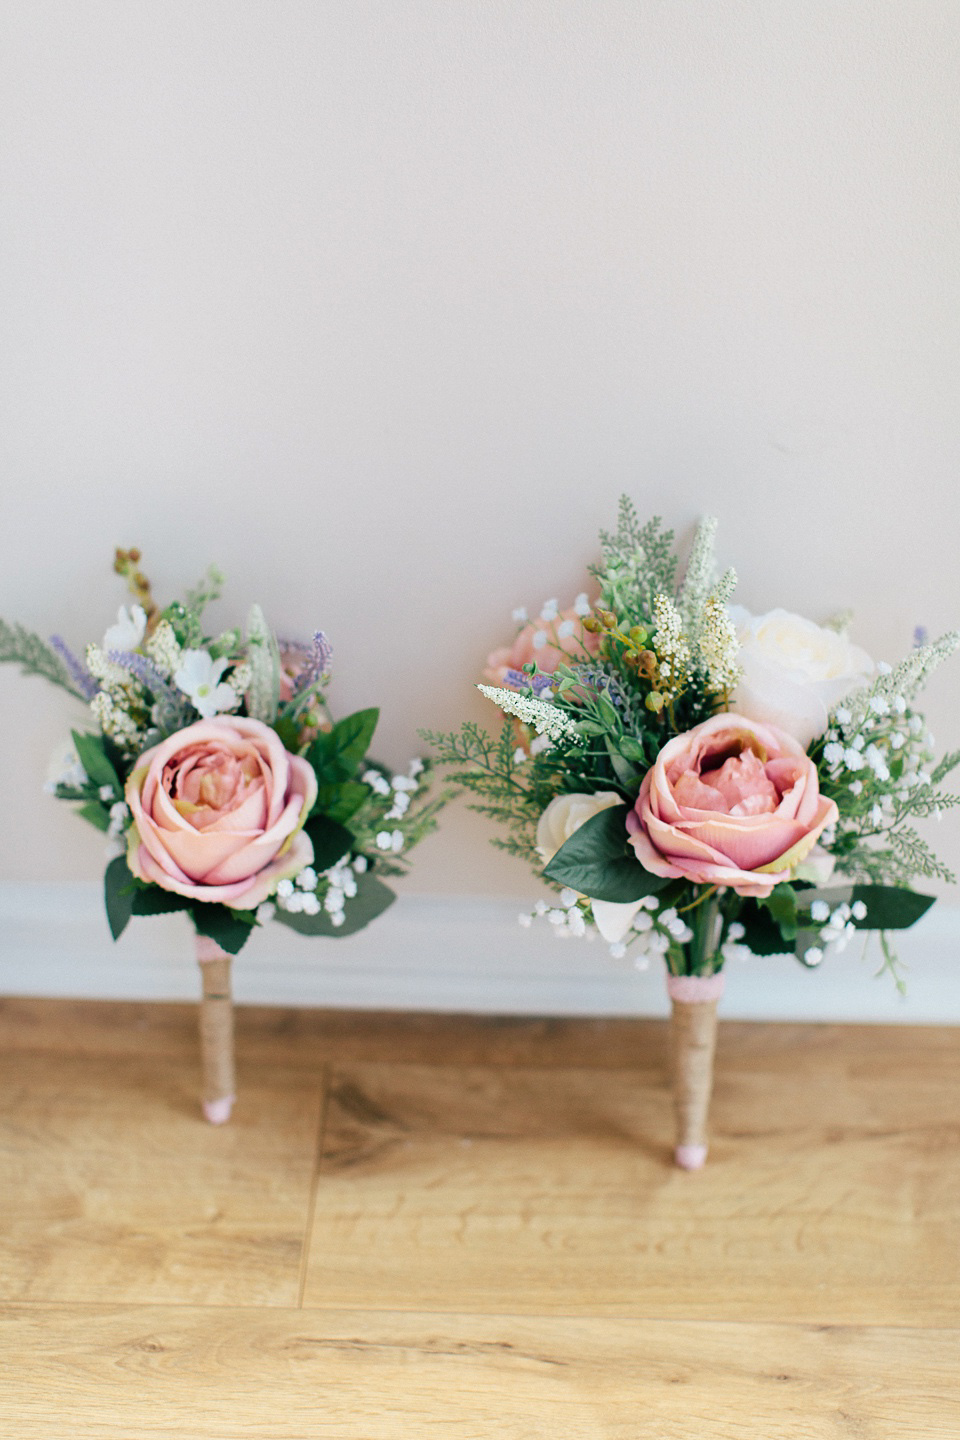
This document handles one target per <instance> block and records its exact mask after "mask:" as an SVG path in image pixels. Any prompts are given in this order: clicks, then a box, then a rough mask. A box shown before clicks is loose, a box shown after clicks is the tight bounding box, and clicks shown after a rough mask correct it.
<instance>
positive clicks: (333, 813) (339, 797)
mask: <svg viewBox="0 0 960 1440" xmlns="http://www.w3.org/2000/svg"><path fill="white" fill-rule="evenodd" d="M369 798H370V787H369V785H364V783H363V781H362V780H344V781H342V782H341V784H339V785H321V786H320V789H319V791H318V793H317V803H316V805H314V807H313V808H314V813H315V814H319V815H326V816H327V818H328V819H330V820H339V821H340V823H341V824H343V823H344V822H345V821H347V820H350V819H352V817H353V816H354V815H356V813H357V811H358V810H359V809H360V806H361V805H365V804H366V802H367V800H368V799H369Z"/></svg>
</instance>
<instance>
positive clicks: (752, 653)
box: [730, 606, 874, 748]
mask: <svg viewBox="0 0 960 1440" xmlns="http://www.w3.org/2000/svg"><path fill="white" fill-rule="evenodd" d="M731 615H732V617H733V621H734V623H735V625H736V626H737V638H738V639H739V641H740V652H739V654H738V655H737V660H738V661H739V663H740V665H741V667H742V669H743V676H742V678H741V680H740V683H739V684H738V686H737V688H736V689H735V690H734V692H733V694H732V696H731V698H730V709H731V710H734V711H736V713H737V714H738V715H743V716H745V717H746V718H747V719H748V720H756V721H759V722H760V723H761V724H764V725H775V726H777V728H778V729H780V730H785V731H786V732H787V734H788V735H792V736H793V737H794V739H795V740H799V742H800V744H801V745H802V746H803V747H804V748H806V747H807V746H808V745H809V744H810V742H811V741H812V740H815V739H816V738H817V736H818V735H822V734H823V732H824V730H826V728H827V717H828V715H829V712H830V711H831V710H832V709H833V707H834V706H835V705H838V704H839V703H840V701H841V700H842V699H843V697H844V696H845V695H847V694H849V692H850V691H851V690H854V689H856V688H857V687H858V686H859V685H862V684H864V682H865V681H866V680H868V679H869V678H870V676H871V675H872V674H873V671H874V663H873V661H872V660H871V658H870V656H869V655H868V654H867V652H866V651H865V650H861V649H860V647H859V645H852V644H851V643H850V641H849V640H847V639H846V637H845V636H843V635H840V634H838V633H837V631H835V630H830V629H828V628H827V627H825V626H823V625H815V624H814V623H813V621H812V620H805V619H804V618H803V616H802V615H792V614H791V613H790V611H789V610H769V611H768V612H767V614H766V615H751V614H750V613H749V612H748V611H746V610H743V609H741V608H740V607H739V606H736V607H734V608H733V609H732V610H731Z"/></svg>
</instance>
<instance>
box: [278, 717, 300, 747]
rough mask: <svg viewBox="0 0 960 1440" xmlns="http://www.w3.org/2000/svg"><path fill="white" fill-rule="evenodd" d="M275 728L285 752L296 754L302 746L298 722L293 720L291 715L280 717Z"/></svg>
mask: <svg viewBox="0 0 960 1440" xmlns="http://www.w3.org/2000/svg"><path fill="white" fill-rule="evenodd" d="M273 728H274V730H276V732H277V739H278V740H279V741H280V744H281V745H282V746H283V748H284V750H289V751H291V753H292V754H296V752H297V749H298V747H299V744H300V726H299V725H298V724H297V722H296V720H292V719H291V718H290V716H289V715H280V716H279V717H278V719H277V721H276V723H275V724H274V727H273Z"/></svg>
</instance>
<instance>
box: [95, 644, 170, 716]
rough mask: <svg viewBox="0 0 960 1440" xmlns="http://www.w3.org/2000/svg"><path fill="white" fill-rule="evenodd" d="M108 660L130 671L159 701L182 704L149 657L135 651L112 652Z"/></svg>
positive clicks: (109, 652)
mask: <svg viewBox="0 0 960 1440" xmlns="http://www.w3.org/2000/svg"><path fill="white" fill-rule="evenodd" d="M107 659H108V660H109V661H110V663H111V664H113V665H119V666H120V668H121V669H122V670H127V671H129V673H130V674H131V675H133V676H135V678H136V679H137V680H139V681H140V684H141V685H142V686H143V687H144V689H145V690H149V691H150V694H151V695H153V696H154V697H155V698H156V699H157V700H165V701H166V702H167V703H176V704H179V703H180V699H181V697H180V696H179V695H178V694H177V692H176V691H175V690H173V689H172V688H171V686H170V684H169V683H168V681H167V678H166V676H165V675H164V674H163V673H162V671H161V670H160V669H159V667H158V666H156V665H155V664H154V662H153V661H152V660H151V659H150V658H149V656H147V655H138V654H137V652H136V651H135V650H110V651H108V653H107Z"/></svg>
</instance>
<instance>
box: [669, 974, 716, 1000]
mask: <svg viewBox="0 0 960 1440" xmlns="http://www.w3.org/2000/svg"><path fill="white" fill-rule="evenodd" d="M725 984H726V976H725V975H724V973H723V971H722V970H718V971H717V972H716V974H715V975H668V976H667V994H668V995H669V996H670V999H671V1000H680V1001H681V1002H682V1003H683V1004H685V1005H697V1004H699V1003H701V1002H702V1001H704V1000H719V999H720V996H721V995H722V994H723V988H724V985H725Z"/></svg>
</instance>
